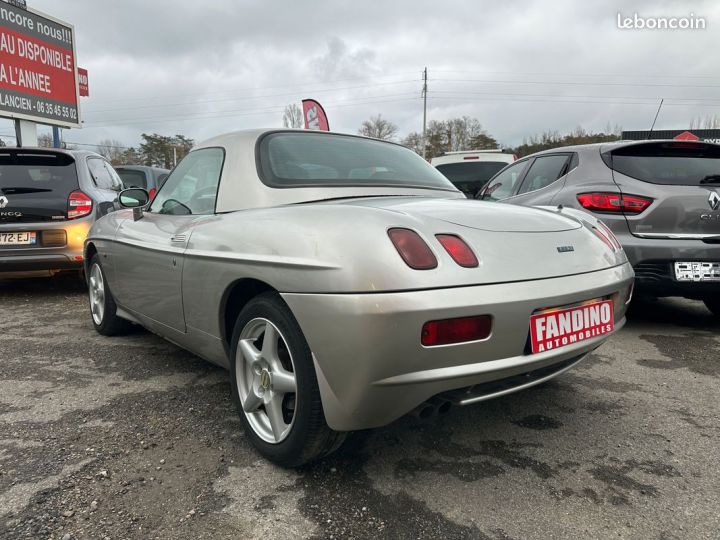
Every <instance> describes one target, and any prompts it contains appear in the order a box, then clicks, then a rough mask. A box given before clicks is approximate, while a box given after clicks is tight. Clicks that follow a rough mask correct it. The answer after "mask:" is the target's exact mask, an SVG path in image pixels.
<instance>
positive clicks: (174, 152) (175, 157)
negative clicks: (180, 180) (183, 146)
mask: <svg viewBox="0 0 720 540" xmlns="http://www.w3.org/2000/svg"><path fill="white" fill-rule="evenodd" d="M175 166H177V146H173V167H175Z"/></svg>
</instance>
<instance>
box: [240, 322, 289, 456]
mask: <svg viewBox="0 0 720 540" xmlns="http://www.w3.org/2000/svg"><path fill="white" fill-rule="evenodd" d="M235 376H236V378H237V388H238V393H239V394H240V403H242V408H243V412H244V414H245V417H246V418H247V420H248V422H249V424H250V426H251V427H252V429H253V431H254V432H255V433H256V434H257V436H258V437H260V438H261V439H262V440H263V441H265V442H267V443H270V444H277V443H280V442H282V441H283V440H284V439H285V438H286V437H287V436H288V435H289V434H290V430H291V428H292V426H293V422H294V421H295V406H296V392H297V381H296V378H295V366H294V364H293V358H292V354H291V353H290V349H289V347H288V345H287V342H286V340H285V338H284V337H283V335H282V333H281V332H280V330H278V328H277V326H275V325H274V324H273V323H272V322H271V321H269V320H267V319H264V318H256V319H253V320H251V321H250V322H248V323H247V324H246V325H245V327H244V328H243V329H242V332H240V341H239V343H238V347H237V353H236V356H235Z"/></svg>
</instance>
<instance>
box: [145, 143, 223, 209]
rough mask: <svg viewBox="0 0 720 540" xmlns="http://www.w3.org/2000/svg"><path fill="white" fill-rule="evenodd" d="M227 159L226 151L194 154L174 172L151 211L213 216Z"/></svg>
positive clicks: (209, 150) (197, 151) (208, 151)
mask: <svg viewBox="0 0 720 540" xmlns="http://www.w3.org/2000/svg"><path fill="white" fill-rule="evenodd" d="M224 159H225V152H224V150H223V149H222V148H201V149H200V150H194V151H192V152H190V153H189V154H188V155H187V156H185V157H184V158H183V160H182V161H181V162H180V163H178V165H177V167H175V169H173V171H172V173H170V176H168V178H167V180H166V181H165V183H164V184H163V186H162V188H161V189H160V191H158V193H157V195H156V196H155V199H154V200H153V203H152V205H151V206H150V211H151V212H156V213H158V214H173V215H190V214H192V215H203V214H213V213H214V212H215V199H216V198H217V189H218V183H219V182H220V173H221V172H222V166H223V161H224Z"/></svg>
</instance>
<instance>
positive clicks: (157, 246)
mask: <svg viewBox="0 0 720 540" xmlns="http://www.w3.org/2000/svg"><path fill="white" fill-rule="evenodd" d="M223 161H224V151H223V150H222V149H220V148H202V149H199V150H194V151H192V152H190V153H189V154H188V155H187V156H186V157H185V158H184V159H183V160H182V161H181V162H180V163H179V164H178V166H177V167H176V168H175V169H174V170H173V172H172V174H171V175H170V176H169V177H168V179H167V181H166V182H165V184H164V185H163V187H162V189H161V190H160V191H159V192H158V193H157V195H156V196H155V199H154V200H153V201H152V203H151V204H150V207H149V208H148V210H147V211H145V212H144V213H143V215H142V217H141V218H140V219H137V220H134V219H133V218H128V219H126V220H124V221H123V222H122V223H121V224H120V226H119V228H118V231H117V233H116V249H115V253H114V269H115V276H116V277H115V281H116V284H115V286H114V289H113V293H114V294H115V295H116V298H117V301H118V303H119V304H120V305H121V306H123V307H125V308H127V309H130V310H131V311H133V312H135V313H137V314H139V315H142V316H144V317H146V318H149V319H152V321H155V322H156V323H159V324H161V325H163V326H166V327H169V328H172V329H173V330H177V331H180V332H184V331H185V317H184V313H183V304H182V288H181V285H182V269H183V253H184V251H185V249H186V247H187V243H188V240H189V239H190V234H191V231H192V227H193V225H194V224H195V223H196V222H198V221H201V220H206V219H208V216H211V215H213V214H214V213H215V200H216V197H217V189H218V183H219V181H220V174H221V172H222V166H223Z"/></svg>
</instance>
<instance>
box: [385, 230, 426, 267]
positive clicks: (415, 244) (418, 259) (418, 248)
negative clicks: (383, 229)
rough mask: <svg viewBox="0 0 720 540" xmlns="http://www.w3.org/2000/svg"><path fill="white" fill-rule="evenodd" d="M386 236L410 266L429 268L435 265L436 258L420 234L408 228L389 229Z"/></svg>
mask: <svg viewBox="0 0 720 540" xmlns="http://www.w3.org/2000/svg"><path fill="white" fill-rule="evenodd" d="M388 236H389V237H390V240H392V243H393V245H394V246H395V249H397V252H398V253H399V254H400V256H401V257H402V258H403V261H405V264H407V265H408V266H409V267H410V268H413V269H414V270H431V269H432V268H436V267H437V259H436V258H435V255H433V252H432V251H430V248H429V247H428V245H427V244H426V243H425V241H424V240H423V239H422V238H420V235H419V234H418V233H416V232H415V231H411V230H410V229H390V230H389V231H388Z"/></svg>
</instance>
